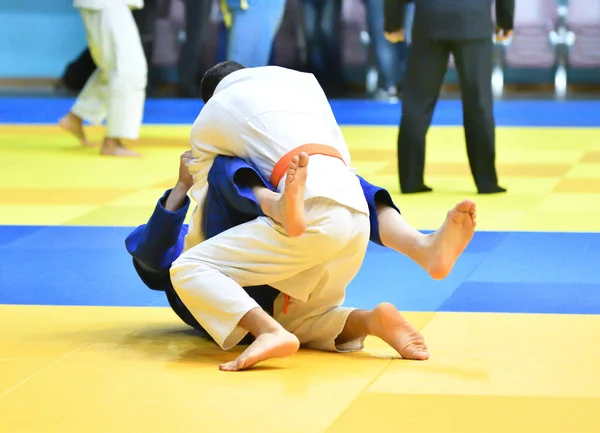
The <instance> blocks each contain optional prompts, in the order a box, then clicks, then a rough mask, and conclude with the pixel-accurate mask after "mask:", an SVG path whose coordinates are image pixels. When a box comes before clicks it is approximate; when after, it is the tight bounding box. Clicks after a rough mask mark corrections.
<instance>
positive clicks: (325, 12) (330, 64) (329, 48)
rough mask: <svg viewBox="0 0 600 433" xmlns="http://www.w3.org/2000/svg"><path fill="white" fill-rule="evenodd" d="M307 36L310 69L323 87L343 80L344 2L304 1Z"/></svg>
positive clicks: (305, 31) (328, 0)
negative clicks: (342, 33) (342, 24)
mask: <svg viewBox="0 0 600 433" xmlns="http://www.w3.org/2000/svg"><path fill="white" fill-rule="evenodd" d="M300 5H301V7H302V21H303V24H304V34H305V37H306V51H307V63H308V64H307V66H308V70H309V71H310V72H312V73H313V74H315V76H316V77H317V79H318V80H319V82H320V83H321V85H322V86H324V87H326V88H329V87H335V86H336V85H337V86H339V85H340V82H341V80H342V52H341V13H342V2H341V1H340V0H300Z"/></svg>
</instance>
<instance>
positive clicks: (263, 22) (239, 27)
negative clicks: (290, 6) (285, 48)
mask: <svg viewBox="0 0 600 433" xmlns="http://www.w3.org/2000/svg"><path fill="white" fill-rule="evenodd" d="M247 3H248V8H247V9H242V1H241V0H227V7H228V10H229V13H230V14H231V27H230V28H229V32H228V46H227V60H233V61H236V62H238V63H241V64H242V65H244V66H246V67H249V68H252V67H258V66H266V65H268V64H269V58H270V56H271V50H272V48H273V41H274V40H275V36H276V35H277V32H278V30H279V26H280V25H281V20H282V18H283V13H284V12H285V0H247Z"/></svg>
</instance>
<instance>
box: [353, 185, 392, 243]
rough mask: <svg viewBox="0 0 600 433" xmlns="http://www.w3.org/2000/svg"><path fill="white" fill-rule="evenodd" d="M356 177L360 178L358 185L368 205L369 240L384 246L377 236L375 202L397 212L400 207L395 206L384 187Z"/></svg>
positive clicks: (377, 226)
mask: <svg viewBox="0 0 600 433" xmlns="http://www.w3.org/2000/svg"><path fill="white" fill-rule="evenodd" d="M358 179H359V180H360V186H361V187H362V189H363V193H364V195H365V199H367V203H368V205H369V222H370V223H371V237H370V240H371V242H374V243H376V244H378V245H381V246H384V245H383V244H382V243H381V237H380V236H379V222H378V220H377V203H382V204H385V205H387V206H390V207H391V208H393V209H395V210H396V211H397V212H398V213H400V209H398V208H397V207H396V205H395V204H394V202H393V201H392V197H391V196H390V193H389V192H388V191H387V190H386V189H385V188H382V187H380V186H376V185H373V184H372V183H369V182H367V181H366V180H365V179H363V178H362V177H360V176H358Z"/></svg>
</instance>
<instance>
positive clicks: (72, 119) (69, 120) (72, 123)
mask: <svg viewBox="0 0 600 433" xmlns="http://www.w3.org/2000/svg"><path fill="white" fill-rule="evenodd" d="M58 126H59V127H60V128H61V129H63V130H65V131H67V132H68V133H69V134H71V135H73V136H75V138H77V140H79V143H80V144H81V145H82V146H84V147H94V143H92V142H90V141H88V139H87V138H86V136H85V132H83V119H81V118H80V117H77V116H76V115H74V114H73V113H70V112H69V113H68V114H65V115H64V116H63V117H62V118H61V119H60V120H59V121H58Z"/></svg>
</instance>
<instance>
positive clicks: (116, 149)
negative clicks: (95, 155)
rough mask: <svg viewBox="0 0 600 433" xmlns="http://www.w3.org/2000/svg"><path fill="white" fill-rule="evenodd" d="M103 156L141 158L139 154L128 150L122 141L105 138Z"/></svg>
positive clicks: (101, 151)
mask: <svg viewBox="0 0 600 433" xmlns="http://www.w3.org/2000/svg"><path fill="white" fill-rule="evenodd" d="M100 154H101V155H106V156H126V157H127V156H129V157H132V156H133V157H135V156H141V155H140V154H139V153H137V152H134V151H133V150H131V149H127V148H126V147H125V146H123V143H121V140H118V139H116V138H105V139H104V143H102V149H101V150H100Z"/></svg>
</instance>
